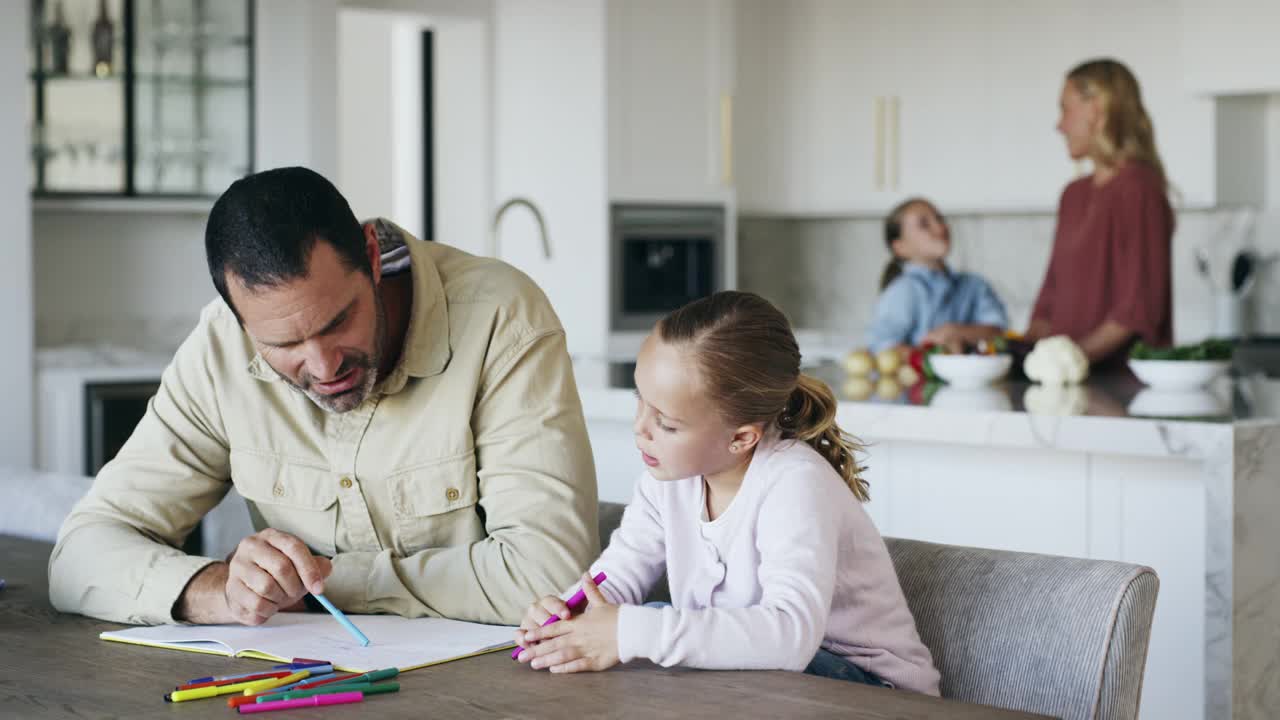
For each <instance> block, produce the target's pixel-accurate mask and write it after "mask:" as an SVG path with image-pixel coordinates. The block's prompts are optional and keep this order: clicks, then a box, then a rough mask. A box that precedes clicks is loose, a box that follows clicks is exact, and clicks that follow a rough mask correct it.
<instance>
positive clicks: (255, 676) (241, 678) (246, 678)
mask: <svg viewBox="0 0 1280 720" xmlns="http://www.w3.org/2000/svg"><path fill="white" fill-rule="evenodd" d="M288 675H289V671H288V670H277V671H275V672H264V673H250V674H248V675H238V676H236V677H234V678H222V679H218V680H207V681H205V682H197V683H187V684H186V685H179V686H178V687H176V688H174V690H195V689H196V688H202V687H210V686H213V685H230V684H231V683H233V682H253V681H254V680H267V679H270V678H278V677H286V676H288Z"/></svg>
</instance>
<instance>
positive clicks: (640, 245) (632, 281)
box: [610, 205, 725, 333]
mask: <svg viewBox="0 0 1280 720" xmlns="http://www.w3.org/2000/svg"><path fill="white" fill-rule="evenodd" d="M611 214H612V217H611V220H612V228H613V239H612V248H611V250H612V252H611V255H612V260H611V265H612V278H611V283H610V326H611V329H612V330H613V332H615V333H617V332H646V331H648V330H649V329H650V328H652V327H653V324H654V323H656V322H657V321H658V320H659V319H660V318H661V317H662V316H663V315H666V314H667V313H669V312H671V311H672V310H675V309H676V308H679V307H681V306H682V305H685V304H688V303H690V302H692V301H694V300H697V299H699V298H702V297H706V296H707V295H710V294H712V293H714V292H717V291H719V290H722V289H724V287H725V278H724V275H725V210H724V207H722V206H703V205H614V206H613V207H612V213H611Z"/></svg>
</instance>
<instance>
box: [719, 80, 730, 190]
mask: <svg viewBox="0 0 1280 720" xmlns="http://www.w3.org/2000/svg"><path fill="white" fill-rule="evenodd" d="M720 182H721V183H722V184H724V185H732V184H733V96H732V95H730V94H729V93H721V95H720Z"/></svg>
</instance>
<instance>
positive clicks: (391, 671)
mask: <svg viewBox="0 0 1280 720" xmlns="http://www.w3.org/2000/svg"><path fill="white" fill-rule="evenodd" d="M399 674H400V669H399V668H385V669H383V670H374V671H372V672H367V673H363V674H361V675H357V676H355V677H353V678H346V679H345V680H339V681H338V682H336V683H334V685H348V684H350V683H366V682H369V683H371V682H378V681H379V680H390V679H391V678H393V677H395V676H397V675H399Z"/></svg>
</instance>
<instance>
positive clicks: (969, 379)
mask: <svg viewBox="0 0 1280 720" xmlns="http://www.w3.org/2000/svg"><path fill="white" fill-rule="evenodd" d="M1012 364H1013V358H1012V357H1011V356H1009V355H943V354H941V353H937V354H934V355H930V356H929V365H930V366H931V367H933V371H934V372H935V373H937V374H938V377H940V378H942V379H943V380H946V381H947V384H948V385H950V386H951V387H953V388H959V389H964V388H980V387H983V386H985V385H990V384H991V383H993V382H995V381H996V380H999V379H1001V378H1003V377H1004V376H1005V375H1008V374H1009V366H1010V365H1012Z"/></svg>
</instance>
